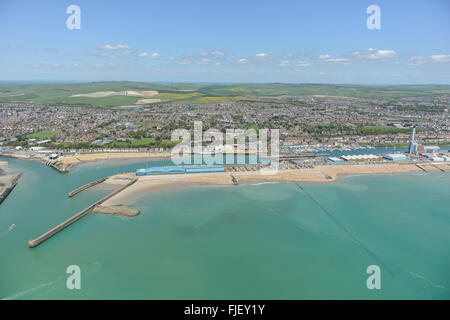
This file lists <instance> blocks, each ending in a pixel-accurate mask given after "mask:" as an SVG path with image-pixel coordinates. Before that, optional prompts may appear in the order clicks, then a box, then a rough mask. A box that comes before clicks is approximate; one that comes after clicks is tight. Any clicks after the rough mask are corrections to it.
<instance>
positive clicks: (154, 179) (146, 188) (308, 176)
mask: <svg viewBox="0 0 450 320" xmlns="http://www.w3.org/2000/svg"><path fill="white" fill-rule="evenodd" d="M420 166H421V167H422V168H423V169H425V170H427V171H436V170H440V169H443V170H449V169H450V165H449V164H444V163H443V164H433V165H431V164H421V165H420ZM439 168H440V169H439ZM421 170H422V169H420V168H419V167H418V166H416V165H415V164H395V163H392V164H391V163H387V164H363V165H324V166H316V167H315V168H312V169H295V170H280V171H278V172H277V173H275V174H273V175H262V174H260V173H259V172H257V171H249V172H233V173H232V174H233V176H234V177H235V178H236V179H237V180H238V181H239V183H246V182H323V183H325V182H333V181H336V180H337V179H338V178H339V176H340V175H354V174H390V173H403V172H404V173H406V172H412V171H421ZM127 178H128V179H131V178H135V176H134V173H129V174H121V175H115V176H112V177H110V178H109V179H107V180H106V181H105V183H114V184H125V183H126V182H127V180H125V179H127ZM193 185H222V186H227V185H228V186H232V185H233V181H232V180H231V175H230V173H228V172H219V173H199V174H181V175H155V176H141V177H139V178H138V181H137V182H136V183H135V184H133V185H132V186H130V187H129V188H127V189H125V190H123V191H122V192H120V193H119V194H117V195H115V196H114V197H112V198H110V199H109V200H107V201H106V202H104V203H103V206H105V207H115V206H129V205H132V204H133V203H134V202H135V201H136V199H137V198H139V197H141V196H143V195H145V194H147V193H149V192H151V191H152V190H156V189H160V188H165V187H168V188H173V187H175V186H176V187H187V186H193Z"/></svg>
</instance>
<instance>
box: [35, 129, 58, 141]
mask: <svg viewBox="0 0 450 320" xmlns="http://www.w3.org/2000/svg"><path fill="white" fill-rule="evenodd" d="M60 133H61V131H39V132H36V133H32V134H28V135H26V138H28V139H39V140H47V139H50V138H51V137H54V136H56V135H58V134H60Z"/></svg>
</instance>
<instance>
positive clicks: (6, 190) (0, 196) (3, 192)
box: [0, 172, 22, 203]
mask: <svg viewBox="0 0 450 320" xmlns="http://www.w3.org/2000/svg"><path fill="white" fill-rule="evenodd" d="M21 176H22V172H19V173H17V174H15V175H14V176H13V177H12V178H11V180H10V181H9V182H8V183H7V184H5V185H4V186H3V187H0V203H2V202H3V200H5V199H6V197H7V196H8V195H9V194H10V193H11V191H12V190H13V189H14V187H15V186H16V184H17V182H19V178H20V177H21Z"/></svg>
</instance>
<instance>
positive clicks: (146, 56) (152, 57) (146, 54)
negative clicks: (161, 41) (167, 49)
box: [139, 52, 159, 59]
mask: <svg viewBox="0 0 450 320" xmlns="http://www.w3.org/2000/svg"><path fill="white" fill-rule="evenodd" d="M139 57H144V58H150V59H157V58H159V54H158V53H156V52H153V53H152V54H149V53H148V52H142V53H139Z"/></svg>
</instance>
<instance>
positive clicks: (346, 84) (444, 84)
mask: <svg viewBox="0 0 450 320" xmlns="http://www.w3.org/2000/svg"><path fill="white" fill-rule="evenodd" d="M104 82H138V83H147V84H153V83H154V84H199V85H200V84H201V85H205V84H213V85H239V84H244V85H247V84H261V85H270V84H286V85H311V84H312V85H342V86H367V87H370V86H374V87H376V86H450V83H395V84H392V83H338V82H334V83H333V82H279V81H274V82H220V81H217V82H212V81H138V80H94V81H91V80H0V85H14V84H18V85H19V84H75V83H104Z"/></svg>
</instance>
